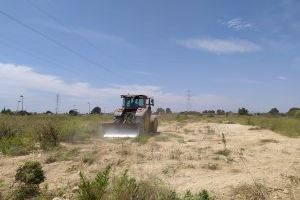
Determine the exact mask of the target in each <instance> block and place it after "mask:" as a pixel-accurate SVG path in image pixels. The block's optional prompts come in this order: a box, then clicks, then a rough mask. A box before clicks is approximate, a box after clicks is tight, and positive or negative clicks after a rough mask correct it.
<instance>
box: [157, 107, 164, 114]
mask: <svg viewBox="0 0 300 200" xmlns="http://www.w3.org/2000/svg"><path fill="white" fill-rule="evenodd" d="M156 113H157V114H165V110H164V109H163V108H157V110H156Z"/></svg>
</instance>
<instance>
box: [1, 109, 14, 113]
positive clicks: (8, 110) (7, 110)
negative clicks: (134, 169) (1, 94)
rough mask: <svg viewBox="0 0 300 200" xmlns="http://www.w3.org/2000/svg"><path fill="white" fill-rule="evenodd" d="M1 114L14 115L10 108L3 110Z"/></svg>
mask: <svg viewBox="0 0 300 200" xmlns="http://www.w3.org/2000/svg"><path fill="white" fill-rule="evenodd" d="M1 113H2V114H12V113H13V112H12V111H11V110H10V109H9V108H7V109H6V108H3V109H2V110H1Z"/></svg>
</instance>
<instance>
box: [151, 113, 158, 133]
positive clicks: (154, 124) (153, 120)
mask: <svg viewBox="0 0 300 200" xmlns="http://www.w3.org/2000/svg"><path fill="white" fill-rule="evenodd" d="M157 127H158V120H157V117H156V116H151V132H152V133H157Z"/></svg>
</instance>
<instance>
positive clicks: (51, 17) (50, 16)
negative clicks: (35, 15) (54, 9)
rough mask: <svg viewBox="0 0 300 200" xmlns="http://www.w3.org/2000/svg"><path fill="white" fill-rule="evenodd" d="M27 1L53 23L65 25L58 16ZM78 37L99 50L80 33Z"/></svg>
mask: <svg viewBox="0 0 300 200" xmlns="http://www.w3.org/2000/svg"><path fill="white" fill-rule="evenodd" d="M27 2H28V3H29V5H31V6H32V7H34V8H35V9H36V10H38V11H39V12H40V13H42V14H43V15H45V16H47V17H48V18H50V19H51V20H52V21H54V22H55V23H57V24H59V25H60V26H62V27H66V26H67V24H65V23H64V22H62V21H61V20H59V19H58V18H56V17H55V16H53V15H51V14H50V13H49V12H47V11H46V10H44V9H42V8H41V7H40V6H38V5H37V4H36V3H33V2H32V1H30V0H28V1H27ZM77 36H78V37H80V38H81V39H82V40H83V41H84V42H85V43H87V44H88V45H89V46H91V47H92V48H94V49H96V50H99V49H98V47H97V46H96V45H94V44H93V43H92V42H90V41H89V40H87V39H86V38H85V37H82V36H81V35H77Z"/></svg>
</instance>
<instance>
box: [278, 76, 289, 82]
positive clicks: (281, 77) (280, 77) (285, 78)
mask: <svg viewBox="0 0 300 200" xmlns="http://www.w3.org/2000/svg"><path fill="white" fill-rule="evenodd" d="M277 78H278V79H279V80H282V81H285V80H287V77H285V76H278V77H277Z"/></svg>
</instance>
